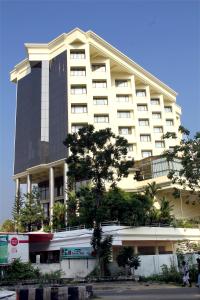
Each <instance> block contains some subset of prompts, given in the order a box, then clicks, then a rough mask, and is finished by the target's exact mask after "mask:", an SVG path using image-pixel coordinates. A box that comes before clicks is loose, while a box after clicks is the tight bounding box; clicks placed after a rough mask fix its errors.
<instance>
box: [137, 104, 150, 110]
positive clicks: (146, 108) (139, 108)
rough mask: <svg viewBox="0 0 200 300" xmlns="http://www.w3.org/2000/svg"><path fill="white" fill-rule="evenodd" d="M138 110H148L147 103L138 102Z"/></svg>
mask: <svg viewBox="0 0 200 300" xmlns="http://www.w3.org/2000/svg"><path fill="white" fill-rule="evenodd" d="M137 111H148V106H147V104H137Z"/></svg>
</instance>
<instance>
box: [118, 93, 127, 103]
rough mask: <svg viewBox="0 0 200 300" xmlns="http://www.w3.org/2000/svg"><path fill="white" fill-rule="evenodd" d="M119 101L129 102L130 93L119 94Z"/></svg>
mask: <svg viewBox="0 0 200 300" xmlns="http://www.w3.org/2000/svg"><path fill="white" fill-rule="evenodd" d="M117 102H122V103H123V102H129V95H117Z"/></svg>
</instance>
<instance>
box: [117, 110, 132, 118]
mask: <svg viewBox="0 0 200 300" xmlns="http://www.w3.org/2000/svg"><path fill="white" fill-rule="evenodd" d="M117 117H118V118H121V119H129V118H130V117H131V112H130V110H124V111H118V112H117Z"/></svg>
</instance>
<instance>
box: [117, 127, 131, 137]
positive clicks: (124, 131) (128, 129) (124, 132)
mask: <svg viewBox="0 0 200 300" xmlns="http://www.w3.org/2000/svg"><path fill="white" fill-rule="evenodd" d="M131 133H132V128H131V127H119V134H122V135H127V134H131Z"/></svg>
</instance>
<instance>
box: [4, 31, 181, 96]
mask: <svg viewBox="0 0 200 300" xmlns="http://www.w3.org/2000/svg"><path fill="white" fill-rule="evenodd" d="M76 35H77V39H78V35H81V36H82V38H83V39H85V41H86V40H87V41H88V42H89V43H90V44H91V45H93V46H94V47H96V46H97V47H98V45H99V46H101V47H102V48H101V51H104V50H107V51H109V52H110V55H111V56H112V55H113V56H115V59H116V60H117V62H118V63H121V64H123V65H124V66H125V68H129V70H132V71H133V72H136V75H137V76H138V77H139V78H141V79H142V80H143V81H146V83H147V84H149V85H151V86H153V87H155V88H160V90H162V92H164V94H165V95H167V96H168V97H170V98H171V99H172V100H174V101H175V98H176V96H177V93H176V92H175V91H174V90H173V89H171V88H170V87H169V86H167V85H166V84H165V83H163V82H162V81H160V80H159V79H158V78H157V77H155V76H154V75H152V74H151V73H150V72H148V71H147V70H145V69H144V68H142V67H141V66H140V65H138V64H137V63H136V62H134V61H133V60H132V59H130V58H129V57H128V56H126V55H125V54H123V53H122V52H120V51H119V50H118V49H116V48H115V47H113V46H112V45H110V44H109V43H108V42H106V41H105V40H104V39H102V38H101V37H100V36H98V35H97V34H95V33H94V32H93V31H91V30H89V31H87V32H84V31H82V30H81V29H79V28H75V29H73V30H72V31H70V32H69V33H63V34H61V35H60V36H58V37H56V38H55V39H53V40H52V41H50V42H49V43H45V44H44V43H43V44H41V43H25V48H26V51H27V55H28V58H27V59H25V60H23V61H22V62H20V63H19V64H17V65H16V66H15V67H14V69H13V70H12V71H11V72H10V80H11V81H13V82H16V81H17V80H18V79H19V78H20V76H19V75H20V72H22V73H23V72H25V73H23V74H24V75H25V74H26V72H28V70H29V68H30V64H29V60H31V61H37V60H49V59H52V58H53V57H54V56H56V55H57V51H59V52H61V51H64V50H65V49H67V44H68V43H69V42H70V37H71V36H73V38H76ZM21 76H23V75H21Z"/></svg>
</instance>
